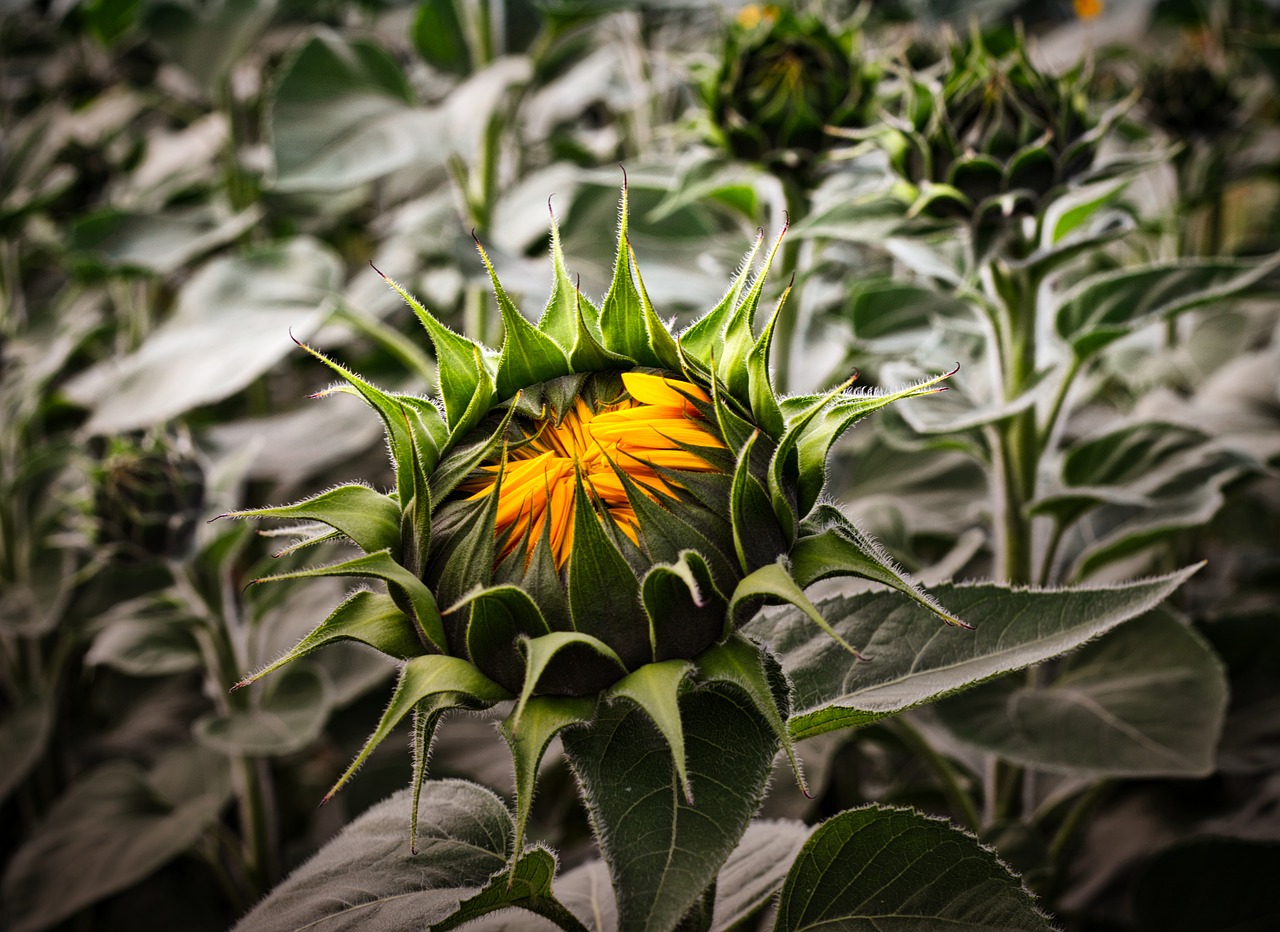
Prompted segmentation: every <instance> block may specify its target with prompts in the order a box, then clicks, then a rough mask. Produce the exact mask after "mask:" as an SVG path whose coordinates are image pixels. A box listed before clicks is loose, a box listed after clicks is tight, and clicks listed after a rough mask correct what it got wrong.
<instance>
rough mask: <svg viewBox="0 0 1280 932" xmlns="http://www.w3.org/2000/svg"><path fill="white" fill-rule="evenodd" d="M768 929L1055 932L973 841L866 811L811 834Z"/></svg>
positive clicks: (914, 818)
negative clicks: (1052, 931) (776, 914)
mask: <svg viewBox="0 0 1280 932" xmlns="http://www.w3.org/2000/svg"><path fill="white" fill-rule="evenodd" d="M773 928H774V932H801V930H807V929H836V928H839V929H844V930H849V932H880V930H884V929H893V930H895V932H917V930H918V932H935V930H936V932H943V930H956V932H960V930H972V929H983V930H987V932H996V930H999V932H1015V930H1016V932H1051V929H1052V926H1050V925H1049V923H1048V921H1046V919H1045V917H1044V915H1043V914H1042V913H1041V912H1040V911H1039V910H1038V909H1037V908H1036V904H1035V899H1034V898H1033V897H1032V896H1031V894H1030V893H1029V892H1028V891H1027V889H1026V887H1024V886H1023V885H1022V883H1021V881H1020V880H1019V879H1018V877H1017V876H1016V875H1014V874H1012V873H1010V871H1009V869H1008V868H1007V867H1005V866H1004V864H1002V863H1001V862H1000V860H999V859H998V858H997V857H996V855H995V853H994V852H993V851H991V850H990V849H988V848H984V847H983V846H982V845H980V844H979V843H978V840H977V839H976V838H974V837H973V836H972V835H969V834H966V833H965V832H962V831H960V830H959V829H956V828H953V827H952V826H951V825H949V824H948V823H946V822H944V821H942V820H940V819H932V818H929V817H927V816H923V815H920V814H919V813H917V812H913V811H911V810H907V809H887V808H884V807H881V806H867V807H864V808H862V809H852V810H849V811H846V812H842V813H840V814H839V815H837V816H834V817H833V818H831V819H828V820H827V821H826V822H824V823H822V825H820V826H818V828H817V829H816V830H815V831H814V833H813V834H812V835H811V836H809V840H808V841H807V842H805V845H804V847H803V848H802V849H801V851H800V855H799V856H798V857H797V858H796V860H795V864H794V866H793V867H792V869H791V873H790V874H788V876H787V880H786V883H785V884H784V885H783V888H782V894H781V896H780V897H779V899H778V918H777V921H776V922H775V923H774V926H773Z"/></svg>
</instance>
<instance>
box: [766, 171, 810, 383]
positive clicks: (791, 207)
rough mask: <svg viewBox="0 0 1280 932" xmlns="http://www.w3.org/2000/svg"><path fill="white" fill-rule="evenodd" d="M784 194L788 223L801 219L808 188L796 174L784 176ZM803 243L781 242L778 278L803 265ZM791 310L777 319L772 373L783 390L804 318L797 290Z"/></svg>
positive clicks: (797, 241) (789, 372) (804, 209)
mask: <svg viewBox="0 0 1280 932" xmlns="http://www.w3.org/2000/svg"><path fill="white" fill-rule="evenodd" d="M781 181H782V190H783V196H784V199H785V200H786V211H787V224H788V226H791V225H793V224H796V223H799V222H800V221H801V220H803V219H804V217H805V215H806V214H807V213H808V212H809V192H808V191H807V190H806V189H805V188H804V187H803V186H802V185H801V183H800V182H799V181H798V180H796V179H795V178H791V177H787V176H784V177H783V178H782V179H781ZM803 246H804V243H803V242H802V241H801V240H798V239H796V238H795V237H794V236H793V237H791V238H790V239H786V240H783V242H782V268H781V269H779V270H778V271H779V275H778V279H779V280H781V281H786V280H788V279H790V278H792V277H793V276H795V275H796V274H797V273H798V271H799V266H800V250H801V248H802V247H803ZM790 305H791V313H789V314H787V315H786V316H785V317H783V318H782V319H781V320H779V321H778V326H777V327H775V328H774V331H773V349H772V354H771V355H772V357H773V360H772V361H773V374H774V384H775V385H777V386H778V388H779V389H780V390H781V391H784V392H785V391H788V390H789V389H790V387H791V386H790V379H791V354H792V352H793V351H794V348H795V344H796V332H797V330H798V329H799V325H800V324H802V323H803V322H802V321H800V320H799V319H798V318H797V316H796V310H798V309H799V307H800V295H799V293H794V294H793V295H792V296H791V298H790Z"/></svg>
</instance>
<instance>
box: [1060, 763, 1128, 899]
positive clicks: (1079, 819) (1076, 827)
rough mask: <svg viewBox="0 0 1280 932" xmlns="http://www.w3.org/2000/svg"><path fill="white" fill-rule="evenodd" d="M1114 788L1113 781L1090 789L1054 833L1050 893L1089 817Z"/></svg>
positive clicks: (1098, 783)
mask: <svg viewBox="0 0 1280 932" xmlns="http://www.w3.org/2000/svg"><path fill="white" fill-rule="evenodd" d="M1112 786H1113V781H1111V780H1099V781H1098V782H1097V783H1095V784H1094V785H1093V786H1091V787H1089V789H1088V790H1086V791H1085V792H1084V794H1083V795H1082V796H1081V797H1080V799H1079V800H1078V801H1077V802H1076V804H1075V805H1074V806H1072V807H1071V809H1070V810H1069V811H1068V812H1067V815H1066V817H1065V818H1064V819H1063V820H1062V824H1061V825H1060V826H1058V831H1057V832H1055V833H1054V836H1053V840H1052V841H1050V842H1049V864H1050V865H1051V866H1052V880H1051V881H1050V884H1051V886H1050V892H1052V890H1053V888H1054V887H1056V886H1057V880H1058V878H1060V877H1061V876H1062V868H1063V866H1064V865H1063V860H1064V859H1065V858H1066V856H1067V854H1068V853H1069V852H1070V850H1071V846H1072V845H1073V844H1074V843H1075V842H1076V840H1077V839H1078V838H1079V836H1080V832H1081V830H1082V829H1083V828H1084V827H1085V823H1086V822H1087V820H1088V818H1089V816H1091V815H1092V814H1093V811H1094V810H1095V809H1097V808H1098V804H1099V803H1101V802H1102V800H1103V799H1105V798H1106V796H1107V794H1109V793H1110V792H1111V788H1112Z"/></svg>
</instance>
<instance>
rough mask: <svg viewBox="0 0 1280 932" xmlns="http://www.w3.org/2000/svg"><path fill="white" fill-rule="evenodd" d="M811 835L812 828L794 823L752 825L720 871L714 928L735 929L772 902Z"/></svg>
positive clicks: (801, 823)
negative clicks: (738, 924)
mask: <svg viewBox="0 0 1280 932" xmlns="http://www.w3.org/2000/svg"><path fill="white" fill-rule="evenodd" d="M809 832H810V828H809V826H807V825H805V824H804V823H803V822H799V821H796V820H794V819H779V820H761V821H757V822H752V823H751V827H750V828H748V829H747V831H746V834H744V835H743V836H742V841H741V842H740V843H739V844H738V847H736V848H734V849H733V854H731V855H729V860H727V861H725V863H724V867H722V868H720V875H719V877H718V878H717V879H716V904H715V914H714V917H713V919H712V922H711V928H712V929H714V930H716V932H720V930H728V929H733V928H735V927H736V925H737V923H739V922H742V921H743V920H744V919H746V918H747V917H748V916H750V915H752V914H753V913H754V912H755V911H756V910H757V909H759V908H760V907H761V906H763V905H764V904H765V903H767V902H768V901H769V900H770V899H772V898H773V896H774V894H776V893H777V892H778V890H779V889H780V888H781V887H782V884H783V882H784V881H785V879H786V876H787V872H788V871H789V870H790V869H791V863H792V862H793V861H794V860H795V859H796V855H797V854H799V853H800V849H801V847H803V845H804V843H805V840H806V839H808V837H809Z"/></svg>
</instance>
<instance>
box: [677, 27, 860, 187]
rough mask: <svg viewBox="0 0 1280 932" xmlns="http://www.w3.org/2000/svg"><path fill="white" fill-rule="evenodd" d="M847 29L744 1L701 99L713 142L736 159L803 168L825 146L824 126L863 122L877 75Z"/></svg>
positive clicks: (791, 168) (804, 169)
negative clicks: (858, 55)
mask: <svg viewBox="0 0 1280 932" xmlns="http://www.w3.org/2000/svg"><path fill="white" fill-rule="evenodd" d="M852 46H853V36H852V34H851V33H842V34H837V33H834V32H832V31H831V30H830V29H829V28H828V27H827V26H826V25H825V24H824V23H823V22H822V21H821V20H820V19H818V18H817V17H816V16H811V15H804V16H797V15H796V14H795V13H793V12H792V11H790V10H788V9H784V8H781V7H780V6H778V5H775V4H766V5H756V4H752V5H748V6H746V7H744V8H743V9H742V10H741V11H740V12H739V14H738V16H737V19H736V21H735V22H734V23H733V24H732V25H731V26H730V28H729V32H728V34H727V36H726V38H725V45H724V49H723V51H722V53H721V58H720V65H719V68H718V69H717V71H716V72H715V74H714V75H713V76H710V78H709V80H707V81H706V82H704V85H703V88H702V94H703V98H704V99H705V101H706V104H707V107H708V109H709V110H710V111H711V116H712V118H713V125H714V127H715V129H714V132H715V133H716V135H717V136H718V139H717V141H718V142H719V143H721V144H722V145H723V146H724V147H725V148H727V149H728V150H729V151H730V152H731V153H732V154H733V155H734V157H735V158H739V159H744V160H746V161H752V162H759V163H762V164H764V165H767V166H770V167H773V168H776V169H783V170H797V169H798V170H801V171H807V170H808V169H810V168H811V167H812V164H813V162H814V160H815V159H816V157H817V155H818V154H819V153H821V152H822V151H823V150H825V149H826V148H828V147H829V145H830V142H831V140H830V137H828V136H827V135H826V132H825V129H824V128H825V127H827V126H841V127H862V126H866V125H867V122H868V116H869V113H870V111H871V106H872V103H873V98H874V88H875V83H876V80H877V77H878V74H877V70H876V69H875V68H874V67H871V66H867V65H864V64H861V63H859V62H858V61H856V60H855V59H854V56H853V48H852Z"/></svg>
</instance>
